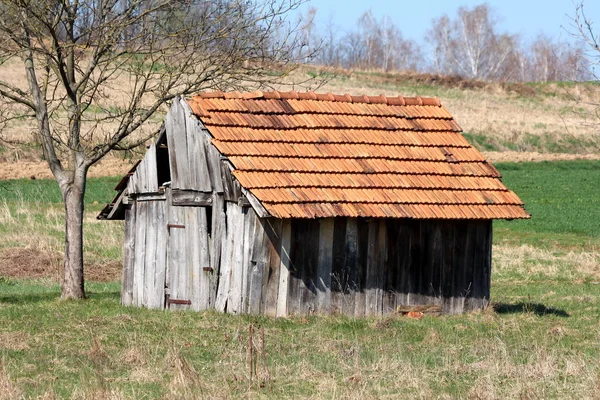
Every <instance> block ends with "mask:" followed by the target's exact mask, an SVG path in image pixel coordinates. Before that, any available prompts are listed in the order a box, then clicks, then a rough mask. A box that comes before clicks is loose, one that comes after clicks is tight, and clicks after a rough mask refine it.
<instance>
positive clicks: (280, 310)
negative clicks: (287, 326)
mask: <svg viewBox="0 0 600 400" xmlns="http://www.w3.org/2000/svg"><path fill="white" fill-rule="evenodd" d="M291 236H292V222H291V220H290V219H284V220H283V221H282V227H281V250H280V251H279V256H280V259H281V263H280V266H279V288H278V292H277V316H278V317H283V316H286V315H287V295H288V281H289V274H290V267H291V265H290V241H291Z"/></svg>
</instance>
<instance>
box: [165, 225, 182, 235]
mask: <svg viewBox="0 0 600 400" xmlns="http://www.w3.org/2000/svg"><path fill="white" fill-rule="evenodd" d="M171 229H185V225H182V224H167V231H169V233H171Z"/></svg>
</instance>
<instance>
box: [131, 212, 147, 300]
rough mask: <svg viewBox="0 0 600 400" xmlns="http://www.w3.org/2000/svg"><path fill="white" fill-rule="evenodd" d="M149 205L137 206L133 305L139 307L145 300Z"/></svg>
mask: <svg viewBox="0 0 600 400" xmlns="http://www.w3.org/2000/svg"><path fill="white" fill-rule="evenodd" d="M147 208H148V203H138V204H136V207H135V209H136V217H135V220H136V225H137V226H136V232H135V262H134V267H133V270H134V273H133V304H134V305H135V306H137V307H141V306H142V305H143V299H144V268H145V263H146V232H147V221H148V220H147V218H148V217H147V216H148V212H147Z"/></svg>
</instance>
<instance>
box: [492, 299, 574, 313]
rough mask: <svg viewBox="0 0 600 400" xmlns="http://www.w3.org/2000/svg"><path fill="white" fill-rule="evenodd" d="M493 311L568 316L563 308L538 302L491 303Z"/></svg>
mask: <svg viewBox="0 0 600 400" xmlns="http://www.w3.org/2000/svg"><path fill="white" fill-rule="evenodd" d="M493 307H494V311H495V312H496V313H498V314H517V313H533V314H535V315H537V316H540V317H541V316H544V315H556V316H559V317H569V316H570V315H569V313H568V312H566V311H565V310H561V309H559V308H554V307H546V306H545V305H543V304H540V303H529V302H528V303H516V304H508V303H496V304H494V305H493Z"/></svg>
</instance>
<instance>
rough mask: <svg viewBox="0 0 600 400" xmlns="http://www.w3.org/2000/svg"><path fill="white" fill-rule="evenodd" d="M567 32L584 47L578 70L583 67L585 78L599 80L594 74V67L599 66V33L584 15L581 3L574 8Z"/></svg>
mask: <svg viewBox="0 0 600 400" xmlns="http://www.w3.org/2000/svg"><path fill="white" fill-rule="evenodd" d="M567 32H568V33H569V34H570V35H572V36H574V37H575V38H576V39H578V40H579V41H581V42H582V43H583V45H584V46H585V47H584V48H583V49H581V54H582V57H581V59H582V60H583V62H582V61H581V60H580V61H578V64H579V65H578V66H577V67H578V69H581V68H582V67H583V69H584V71H585V72H587V76H591V77H592V78H593V79H595V80H597V81H598V80H600V76H599V75H598V73H597V72H595V67H596V66H598V65H600V33H598V31H597V30H596V29H595V28H594V21H593V20H591V19H590V18H589V17H588V15H587V14H586V13H585V9H584V2H583V1H581V2H579V3H578V4H577V5H576V6H575V14H574V16H572V17H571V26H570V27H569V28H567ZM581 63H583V64H584V65H581Z"/></svg>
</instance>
